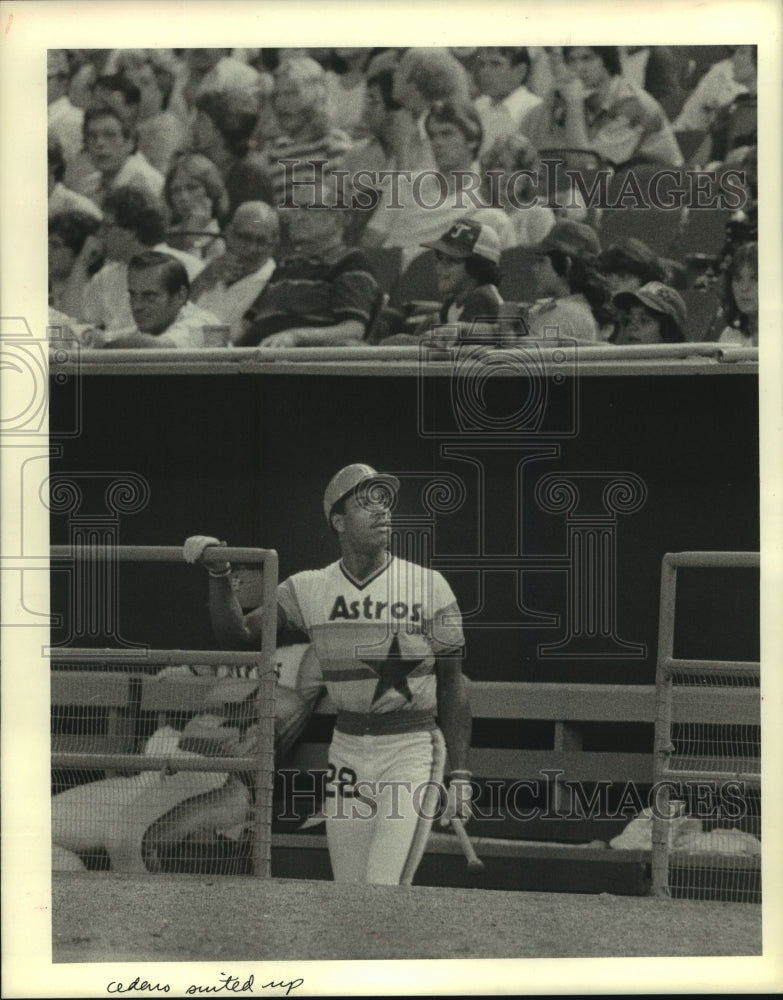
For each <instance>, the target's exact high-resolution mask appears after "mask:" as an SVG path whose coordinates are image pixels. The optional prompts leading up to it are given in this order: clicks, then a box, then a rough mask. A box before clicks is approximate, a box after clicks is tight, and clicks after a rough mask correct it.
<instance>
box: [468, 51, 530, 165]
mask: <svg viewBox="0 0 783 1000" xmlns="http://www.w3.org/2000/svg"><path fill="white" fill-rule="evenodd" d="M529 72H530V56H529V54H528V51H527V49H526V48H525V47H524V46H521V47H518V48H511V47H508V46H507V47H496V48H491V47H490V48H481V49H478V50H477V51H476V56H475V77H476V82H477V84H478V90H479V94H480V96H479V97H477V98H476V100H475V101H474V104H475V107H476V111H478V115H479V118H480V120H481V127H482V128H483V130H484V140H483V142H482V144H481V150H480V152H481V153H486V152H487V151H488V150H489V149H490V148H491V147H492V146H493V145H494V144H495V142H497V140H499V139H507V138H509V137H510V136H512V135H514V134H515V133H518V132H519V129H520V127H521V125H522V120H523V119H524V117H525V115H526V114H527V113H528V112H529V111H532V109H533V108H535V107H537V106H538V105H539V104H540V103H541V98H540V97H538V95H537V94H531V93H530V91H529V90H528V89H527V87H526V86H525V83H526V81H527V76H528V73H529Z"/></svg>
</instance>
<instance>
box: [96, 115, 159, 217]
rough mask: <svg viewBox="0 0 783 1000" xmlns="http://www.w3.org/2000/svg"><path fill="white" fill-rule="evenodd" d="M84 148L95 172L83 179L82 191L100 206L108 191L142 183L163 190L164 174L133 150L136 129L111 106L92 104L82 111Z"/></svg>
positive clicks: (153, 192) (142, 155)
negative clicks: (99, 106) (92, 106)
mask: <svg viewBox="0 0 783 1000" xmlns="http://www.w3.org/2000/svg"><path fill="white" fill-rule="evenodd" d="M84 148H85V150H86V152H87V155H88V157H89V159H90V161H91V163H92V165H93V167H95V170H96V171H97V173H96V174H95V175H92V176H91V177H89V178H86V179H85V187H84V190H83V191H82V193H83V194H86V195H87V196H88V197H90V198H92V199H93V201H94V202H95V203H96V205H98V206H99V207H103V202H104V201H105V199H106V197H107V195H108V194H109V192H110V191H113V190H116V189H117V188H121V187H142V188H146V189H147V190H148V191H149V192H150V193H151V194H153V195H155V196H160V194H161V193H162V192H163V182H164V178H163V174H161V173H160V171H159V170H156V169H155V168H154V167H153V166H152V165H151V164H150V163H149V161H148V160H147V158H146V157H145V156H144V154H143V153H140V152H138V151H137V150H136V137H135V129H134V128H133V126H132V125H130V124H129V123H128V122H127V121H123V119H122V118H121V116H120V115H119V114H118V113H117V112H116V111H114V110H112V109H110V108H92V109H89V110H88V111H86V112H85V115H84Z"/></svg>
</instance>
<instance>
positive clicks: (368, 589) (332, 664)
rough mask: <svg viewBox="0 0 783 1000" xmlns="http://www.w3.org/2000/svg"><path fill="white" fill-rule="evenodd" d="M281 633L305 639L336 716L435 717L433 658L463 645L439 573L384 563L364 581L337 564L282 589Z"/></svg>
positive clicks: (295, 577) (294, 578) (309, 572)
mask: <svg viewBox="0 0 783 1000" xmlns="http://www.w3.org/2000/svg"><path fill="white" fill-rule="evenodd" d="M277 600H278V605H279V607H280V608H281V610H282V612H283V615H284V616H285V621H286V625H287V626H289V627H291V628H296V629H300V630H302V631H305V632H307V633H308V635H309V636H310V639H311V641H312V643H313V649H314V652H315V654H316V656H317V659H318V663H319V664H320V669H321V674H322V676H323V680H324V683H325V685H326V689H327V691H328V693H329V696H330V697H331V699H332V701H333V702H334V703H335V705H336V707H337V708H338V709H339V710H340V711H348V712H362V713H385V712H400V711H403V712H432V713H433V714H434V713H435V711H436V707H437V677H436V672H435V666H436V655H437V654H439V653H458V652H461V650H462V646H463V644H464V638H463V634H462V622H461V617H460V612H459V608H458V606H457V599H456V598H455V596H454V594H453V592H452V590H451V587H450V586H449V585H448V583H447V582H446V580H445V579H444V578H443V576H442V575H441V574H440V573H438V572H437V570H431V569H427V568H425V567H423V566H418V565H417V564H416V563H412V562H407V561H406V560H404V559H398V558H397V557H396V556H389V558H388V560H387V561H386V562H385V563H384V565H383V566H382V567H381V568H380V569H379V570H377V571H376V572H375V573H374V574H372V575H371V576H370V577H369V578H368V579H366V580H355V579H354V578H353V577H352V576H351V575H350V573H348V571H347V570H346V569H345V567H344V565H343V563H342V560H339V561H338V562H335V563H332V564H331V565H330V566H327V567H325V568H324V569H320V570H306V571H304V572H302V573H295V574H294V575H293V576H291V577H289V578H288V579H287V580H285V581H284V582H283V583H281V584H280V586H279V587H278V591H277Z"/></svg>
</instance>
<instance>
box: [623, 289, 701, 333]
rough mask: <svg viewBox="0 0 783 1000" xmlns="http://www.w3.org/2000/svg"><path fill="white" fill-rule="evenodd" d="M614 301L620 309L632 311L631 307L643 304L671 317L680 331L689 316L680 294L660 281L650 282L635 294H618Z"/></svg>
mask: <svg viewBox="0 0 783 1000" xmlns="http://www.w3.org/2000/svg"><path fill="white" fill-rule="evenodd" d="M612 301H613V302H614V303H615V305H616V306H618V308H620V309H630V308H631V306H634V305H639V304H641V305H643V306H647V308H648V309H652V310H653V312H659V313H663V314H664V316H671V318H672V319H673V320H674V322H675V323H676V324H677V326H678V327H679V328H680V330H682V328H683V327H684V326H685V320H686V319H687V315H688V310H687V308H686V306H685V303H684V302H683V299H682V296H681V295H680V293H679V292H676V291H675V290H674V289H673V288H670V287H669V286H668V285H664V284H663V283H662V282H660V281H648V282H647V284H646V285H642V287H641V288H640V289H638V290H637V291H635V292H618V293H617V295H615V297H614V299H613V300H612Z"/></svg>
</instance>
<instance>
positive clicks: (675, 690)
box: [652, 552, 761, 902]
mask: <svg viewBox="0 0 783 1000" xmlns="http://www.w3.org/2000/svg"><path fill="white" fill-rule="evenodd" d="M759 567H760V554H759V553H758V552H678V553H667V554H666V555H665V556H664V557H663V561H662V566H661V596H660V611H659V626H658V660H657V673H656V718H655V788H656V796H655V803H656V807H655V809H654V811H653V816H652V845H653V849H652V891H653V894H654V895H657V896H661V897H668V896H672V895H675V896H677V897H680V898H682V897H684V898H691V899H703V898H712V899H715V898H719V899H723V900H729V901H746V902H760V901H761V885H760V866H761V858H760V853H761V851H760V844H759V847H758V854H756V853H754V840H753V838H752V837H751V836H749V835H748V834H747V832H746V831H743V830H742V829H741V826H740V822H739V821H740V820H743V821H744V825H745V826H746V827H755V829H754V830H753V833H754V834H758V833H760V808H761V759H760V755H761V718H760V715H761V711H760V710H761V704H760V664H759V662H758V661H737V660H731V661H730V660H717V659H715V660H707V659H688V658H681V657H676V656H675V655H674V647H675V624H676V618H677V616H676V605H677V583H678V571H679V570H680V569H688V570H694V569H696V570H715V569H732V570H734V569H745V570H754V569H755V570H757V569H759ZM705 706H707V707H708V712H709V718H710V719H711V720H712V721H711V724H710V725H705V724H704V722H703V721H702V718H701V717H700V716H703V712H704V709H705ZM689 788H690V789H692V788H699V789H701V791H700V792H699V796H698V798H697V800H696V802H694V801H690V802H689V801H688V789H689ZM680 789H684V790H685V793H684V794H683V793H682V792H681V791H679V790H680ZM705 792H706V793H707V794H706V797H705ZM705 801H706V805H707V808H706V809H704V808H702V807H703V806H704V804H705ZM726 804H728V805H731V807H732V808H731V811H730V812H729V810H727V809H725V810H724V811H725V813H726V814H727V815H728V816H729V819H730V820H731V822H721V821H720V816H721V806H722V805H723V806H724V807H725V805H726ZM694 807H698V808H694ZM700 812H704V815H705V816H706V817H707V818H708V820H710V821H711V825H712V826H713V829H712V830H711V831H710V833H709V834H708V835H707V836H704V834H703V832H702V831H701V830H700V829H698V827H697V828H696V833H695V834H694V833H692V832H689V829H688V823H695V824H699V825H700V824H701V816H700V815H699V813H700ZM715 815H717V816H718V820H717V822H716V821H715V819H714V817H715Z"/></svg>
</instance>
